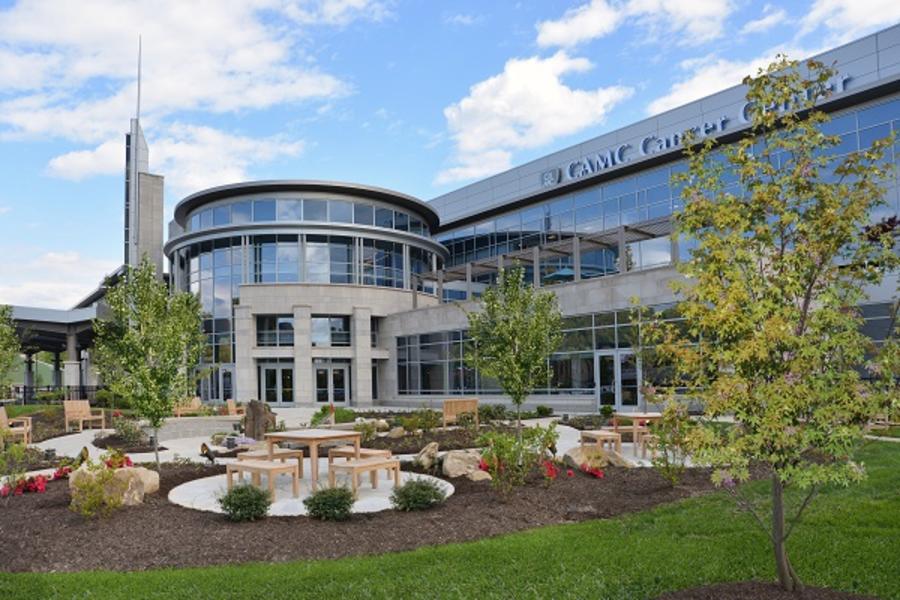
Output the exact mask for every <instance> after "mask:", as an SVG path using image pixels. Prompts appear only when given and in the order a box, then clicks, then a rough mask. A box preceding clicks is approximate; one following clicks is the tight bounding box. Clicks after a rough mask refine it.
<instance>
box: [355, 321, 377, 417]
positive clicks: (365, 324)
mask: <svg viewBox="0 0 900 600" xmlns="http://www.w3.org/2000/svg"><path fill="white" fill-rule="evenodd" d="M352 321H353V322H352V323H351V324H350V332H351V335H352V338H353V342H352V344H353V367H352V369H353V381H351V387H352V389H353V398H352V400H353V404H354V405H356V406H372V309H370V308H360V307H358V306H355V307H353V317H352Z"/></svg>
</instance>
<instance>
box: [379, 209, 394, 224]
mask: <svg viewBox="0 0 900 600" xmlns="http://www.w3.org/2000/svg"><path fill="white" fill-rule="evenodd" d="M375 225H376V226H378V227H385V228H387V229H393V228H394V211H392V210H391V209H389V208H379V209H376V210H375Z"/></svg>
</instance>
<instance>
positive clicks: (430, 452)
mask: <svg viewBox="0 0 900 600" xmlns="http://www.w3.org/2000/svg"><path fill="white" fill-rule="evenodd" d="M437 455H438V443H437V442H429V443H428V444H426V446H425V447H424V448H422V449H421V450H419V454H418V455H417V456H416V461H415V462H416V464H417V465H419V466H420V467H422V468H423V469H430V468H431V467H432V466H433V465H434V463H435V462H437Z"/></svg>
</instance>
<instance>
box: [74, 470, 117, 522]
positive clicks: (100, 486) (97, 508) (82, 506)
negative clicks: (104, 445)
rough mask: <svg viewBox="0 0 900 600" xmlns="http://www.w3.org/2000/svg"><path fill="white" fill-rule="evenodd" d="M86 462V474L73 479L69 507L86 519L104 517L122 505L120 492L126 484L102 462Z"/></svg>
mask: <svg viewBox="0 0 900 600" xmlns="http://www.w3.org/2000/svg"><path fill="white" fill-rule="evenodd" d="M86 464H87V465H88V467H87V468H88V472H89V473H88V476H85V477H79V478H78V479H76V480H75V484H74V486H73V487H72V503H71V504H70V505H69V509H70V510H72V511H74V512H76V513H78V514H80V515H81V516H82V517H84V518H86V519H92V518H94V517H106V516H108V515H110V514H112V512H113V511H115V510H116V509H117V508H119V507H120V506H121V505H122V494H123V493H125V489H126V487H127V485H128V484H127V483H126V482H125V481H124V480H122V479H119V478H118V477H116V472H115V471H114V470H113V469H108V468H107V467H106V465H104V464H103V463H86Z"/></svg>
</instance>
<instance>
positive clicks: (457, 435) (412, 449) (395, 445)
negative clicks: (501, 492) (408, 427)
mask: <svg viewBox="0 0 900 600" xmlns="http://www.w3.org/2000/svg"><path fill="white" fill-rule="evenodd" d="M488 431H505V432H508V433H513V432H514V431H515V429H514V428H511V427H496V426H494V427H491V428H486V427H482V428H481V429H480V430H479V431H474V430H469V429H463V428H456V429H432V430H431V431H429V432H428V433H425V432H422V433H407V434H406V435H404V436H403V437H400V438H389V437H386V436H380V437H376V438H374V439H372V440H369V441H367V442H365V443H364V444H363V446H365V447H366V448H376V449H378V450H390V451H391V452H392V453H394V454H417V453H418V452H419V450H421V449H422V448H424V447H425V446H427V445H428V444H429V443H431V442H437V443H438V449H439V450H440V451H441V452H443V451H444V450H464V449H466V448H476V447H477V446H478V438H479V437H480V436H481V435H482V434H484V433H487V432H488Z"/></svg>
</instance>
